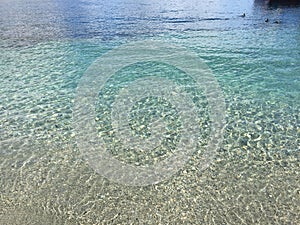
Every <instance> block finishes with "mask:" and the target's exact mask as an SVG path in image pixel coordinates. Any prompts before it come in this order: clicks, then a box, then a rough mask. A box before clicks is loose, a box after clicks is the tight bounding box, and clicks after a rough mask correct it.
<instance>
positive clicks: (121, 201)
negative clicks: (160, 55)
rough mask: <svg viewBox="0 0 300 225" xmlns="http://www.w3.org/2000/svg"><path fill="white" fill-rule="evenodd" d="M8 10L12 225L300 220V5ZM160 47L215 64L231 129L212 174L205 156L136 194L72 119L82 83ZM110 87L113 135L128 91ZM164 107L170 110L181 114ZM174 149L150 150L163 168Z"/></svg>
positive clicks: (84, 4) (90, 4)
mask: <svg viewBox="0 0 300 225" xmlns="http://www.w3.org/2000/svg"><path fill="white" fill-rule="evenodd" d="M0 6H1V7H0V15H1V16H0V28H1V29H0V36H1V40H0V46H1V48H0V51H1V54H0V59H1V60H0V79H1V82H0V154H1V163H0V170H1V178H0V179H1V180H0V186H1V192H0V193H1V194H0V221H1V224H41V223H43V224H55V223H56V224H107V223H108V224H128V223H133V224H158V223H161V224H168V223H170V224H177V223H178V224H180V223H186V224H202V223H204V224H276V223H277V224H296V223H297V222H296V221H299V220H300V218H299V211H300V209H299V191H300V190H299V178H298V177H299V150H300V149H299V132H300V131H299V108H300V104H299V102H300V99H299V97H300V96H299V88H300V84H299V82H300V81H299V74H300V66H299V65H300V64H299V59H300V56H299V54H300V45H299V44H300V42H299V41H300V13H299V10H300V8H299V7H298V8H297V7H278V8H275V7H271V8H270V7H267V6H266V5H264V4H263V3H260V2H258V1H255V2H252V1H245V2H244V3H241V2H239V1H234V2H232V3H228V2H227V1H225V0H224V1H211V2H208V3H199V2H197V1H194V2H192V1H189V2H186V3H181V2H180V1H168V2H164V1H163V2H161V1H150V2H149V1H142V2H139V3H135V2H134V1H123V2H121V1H112V2H110V3H108V2H101V1H16V0H15V1H5V0H4V1H1V3H0ZM244 12H245V13H246V17H245V18H243V17H239V15H242V14H243V13H244ZM266 18H268V19H269V22H268V23H266V22H265V19H266ZM277 20H278V21H281V23H280V24H275V23H274V21H277ZM147 38H152V39H159V40H164V41H167V42H169V43H174V44H179V45H182V46H184V47H186V48H187V49H189V50H191V51H193V52H195V53H196V54H197V55H198V56H199V57H201V58H202V59H204V61H205V62H206V63H207V65H208V66H209V67H210V68H211V69H212V71H213V74H214V75H215V77H216V79H217V80H218V82H219V85H220V87H221V89H222V91H223V94H224V98H225V101H226V129H225V131H224V141H223V145H222V147H221V149H219V150H218V152H217V155H216V156H215V159H214V160H213V161H212V162H211V163H210V166H209V167H208V168H207V169H206V170H204V171H201V170H199V167H200V166H201V162H202V161H203V155H202V147H199V149H198V151H197V152H195V154H194V155H193V157H192V158H191V160H190V161H189V162H188V163H187V164H186V166H185V167H184V168H183V169H182V170H180V171H179V172H178V173H177V174H176V175H174V176H173V177H172V178H171V179H169V180H166V181H164V182H162V183H159V184H156V185H152V186H148V187H128V186H123V185H119V184H116V183H114V182H110V181H108V180H107V179H105V178H103V177H101V176H100V175H99V174H97V173H95V172H94V171H93V169H92V168H91V167H90V166H89V165H88V164H87V162H86V161H85V160H84V158H82V157H81V154H80V151H79V149H78V146H77V145H76V139H75V137H76V133H75V132H74V127H73V124H72V121H73V117H72V112H73V105H74V99H75V90H76V87H77V85H78V83H79V80H80V78H81V77H82V76H83V74H84V72H85V71H86V69H87V68H88V67H89V66H90V64H91V63H92V62H93V61H94V60H96V59H97V58H98V57H99V56H101V55H102V54H104V53H105V52H107V51H108V50H110V49H112V48H114V47H116V46H120V45H121V44H123V43H127V42H130V41H134V40H143V39H147ZM150 68H151V67H150ZM111 84H114V82H113V81H112V83H111ZM105 90H106V91H107V93H103V95H104V96H106V95H105V94H107V96H108V97H107V98H100V100H99V108H98V110H99V111H97V112H99V114H97V115H98V119H100V121H98V122H97V124H98V126H99V127H98V129H99V131H100V134H101V131H103V130H105V128H106V127H105V126H102V125H101V124H102V123H101V121H102V120H101V119H103V120H105V119H106V118H107V116H106V115H105V112H106V111H105V109H109V104H108V106H104V107H101V101H103V100H106V99H107V100H108V103H110V101H113V99H110V98H109V96H110V94H111V93H115V92H114V88H113V87H112V88H109V85H108V86H107V88H106V89H105ZM100 96H101V93H100ZM195 96H196V97H197V94H195ZM202 97H203V96H202ZM199 98H200V99H201V94H199ZM199 101H200V100H199ZM154 102H155V101H154ZM104 103H105V102H104ZM149 104H150V106H151V101H150V103H149ZM161 105H162V106H163V108H162V110H161V112H165V111H166V110H167V109H169V108H168V107H170V106H168V105H166V106H164V103H163V104H161ZM146 106H147V104H146ZM148 106H149V105H148ZM136 107H138V105H137V106H136ZM203 107H204V109H203V110H204V112H205V104H204V106H203ZM170 111H171V112H172V110H170ZM102 114H103V116H102V117H101V115H102ZM132 115H133V116H134V115H135V114H134V113H133V114H132ZM145 115H146V117H147V114H146V113H145ZM145 115H144V117H145ZM172 115H174V118H176V113H174V114H172ZM204 115H205V114H204ZM144 117H143V115H140V117H137V118H139V119H137V120H136V121H135V122H136V124H139V123H140V122H141V121H144V120H143V118H144ZM203 118H206V117H205V116H204V117H203ZM95 119H97V118H95ZM98 119H97V120H98ZM203 123H204V124H203V127H204V129H203V142H201V143H200V144H202V145H204V146H205V143H206V141H205V134H206V133H205V132H208V131H207V129H205V126H204V125H205V120H204V122H203ZM173 125H174V126H170V127H171V128H173V130H175V131H176V129H177V128H178V126H179V127H180V123H179V124H178V123H175V124H173ZM133 126H134V124H133ZM140 132H141V133H142V134H143V130H142V131H140ZM144 133H145V134H146V135H147V132H144ZM109 137H110V136H109ZM110 138H111V137H110ZM108 140H109V141H111V139H108ZM173 141H174V143H176V137H174V139H173ZM111 143H112V142H109V144H111ZM167 147H168V148H166V149H164V148H162V149H160V150H159V151H156V152H154V156H153V155H151V154H150V156H149V157H150V159H152V161H151V160H150V161H151V163H153V160H154V159H155V158H158V159H159V160H160V159H161V158H164V157H166V156H168V154H172V151H171V150H172V145H167ZM114 150H115V151H113V152H112V153H113V155H114V156H115V157H116V158H118V159H120V160H124V161H125V162H127V163H145V162H146V163H147V162H148V161H147V158H146V160H145V158H143V154H142V153H141V152H132V151H130V152H129V153H130V154H126V153H127V152H126V151H125V152H124V151H118V148H115V149H114ZM159 153H161V154H159ZM134 156H135V157H136V158H135V157H134ZM151 157H152V158H151Z"/></svg>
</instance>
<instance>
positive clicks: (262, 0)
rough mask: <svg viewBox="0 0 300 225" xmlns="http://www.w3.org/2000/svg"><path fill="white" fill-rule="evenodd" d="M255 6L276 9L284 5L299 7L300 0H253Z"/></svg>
mask: <svg viewBox="0 0 300 225" xmlns="http://www.w3.org/2000/svg"><path fill="white" fill-rule="evenodd" d="M254 4H255V5H256V6H261V7H266V8H269V9H274V8H275V9H277V8H284V7H300V0H255V1H254Z"/></svg>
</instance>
